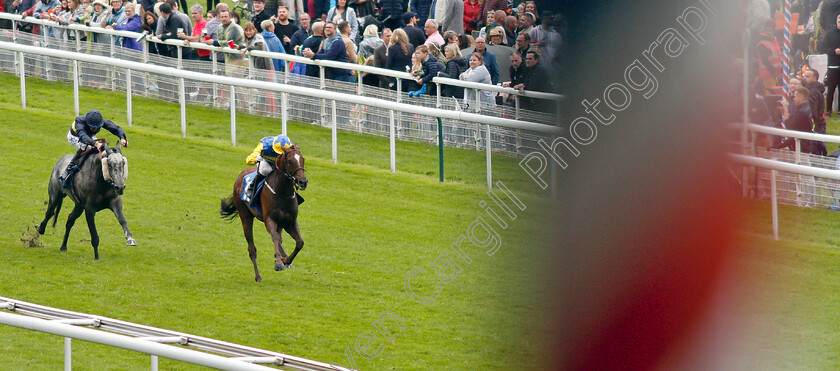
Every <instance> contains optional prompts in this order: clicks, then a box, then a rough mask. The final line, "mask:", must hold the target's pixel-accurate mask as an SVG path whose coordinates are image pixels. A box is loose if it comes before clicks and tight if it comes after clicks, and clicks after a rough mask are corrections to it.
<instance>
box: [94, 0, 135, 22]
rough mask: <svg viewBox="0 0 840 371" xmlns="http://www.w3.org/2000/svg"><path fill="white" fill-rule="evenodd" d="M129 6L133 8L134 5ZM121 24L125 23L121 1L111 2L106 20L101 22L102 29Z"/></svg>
mask: <svg viewBox="0 0 840 371" xmlns="http://www.w3.org/2000/svg"><path fill="white" fill-rule="evenodd" d="M131 5H132V6H134V4H131ZM123 22H125V7H123V2H122V0H111V13H110V14H108V18H105V20H104V21H102V27H103V28H107V26H111V27H110V28H113V26H114V25H118V24H122V23H123Z"/></svg>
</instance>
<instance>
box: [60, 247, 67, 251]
mask: <svg viewBox="0 0 840 371" xmlns="http://www.w3.org/2000/svg"><path fill="white" fill-rule="evenodd" d="M58 251H61V252H67V248H66V247H62V248H60V249H58Z"/></svg>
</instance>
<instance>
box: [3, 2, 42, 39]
mask: <svg viewBox="0 0 840 371" xmlns="http://www.w3.org/2000/svg"><path fill="white" fill-rule="evenodd" d="M37 2H38V1H37V0H14V1H13V2H12V5H11V7H10V8H7V11H9V12H11V13H14V14H23V12H25V11H27V10H29V9H32V7H33V6H35V4H36V3H37ZM9 9H10V10H9ZM32 28H33V25H32V23H28V22H19V23H18V29H19V30H20V31H23V32H32Z"/></svg>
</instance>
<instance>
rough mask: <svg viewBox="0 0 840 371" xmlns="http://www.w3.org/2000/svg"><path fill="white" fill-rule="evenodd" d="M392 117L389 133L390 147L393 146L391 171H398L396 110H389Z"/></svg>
mask: <svg viewBox="0 0 840 371" xmlns="http://www.w3.org/2000/svg"><path fill="white" fill-rule="evenodd" d="M388 113H389V115H390V118H391V126H390V130H389V131H390V133H389V136H390V138H389V141H390V148H391V172H392V173H395V172H397V135H396V133H397V130H396V128H395V127H394V124H395V123H396V122H395V121H394V110H390V111H388Z"/></svg>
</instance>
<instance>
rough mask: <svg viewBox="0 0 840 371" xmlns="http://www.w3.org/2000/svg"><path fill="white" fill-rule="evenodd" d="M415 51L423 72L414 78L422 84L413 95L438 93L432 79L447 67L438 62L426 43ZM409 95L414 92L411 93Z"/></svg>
mask: <svg viewBox="0 0 840 371" xmlns="http://www.w3.org/2000/svg"><path fill="white" fill-rule="evenodd" d="M430 21H431V19H430ZM414 53H415V55H417V60H418V62H420V63H421V64H422V65H423V68H422V71H423V72H422V74H420V76H417V77H416V78H415V79H414V80H415V81H417V84H419V85H420V90H418V91H416V92H414V93H415V94H413V96H415V97H416V96H418V95H420V94H429V95H437V89H436V88H435V86H434V84H433V83H432V79H433V78H435V77H436V76H437V75H438V73H439V72H440V71H443V70H444V69H445V67H444V66H443V65H442V64H440V62H438V60H437V58H435V57H434V56H433V55H431V54H430V53H429V47H427V46H426V45H420V46H418V47H417V49H415V51H414ZM409 95H412V94H411V93H409Z"/></svg>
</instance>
